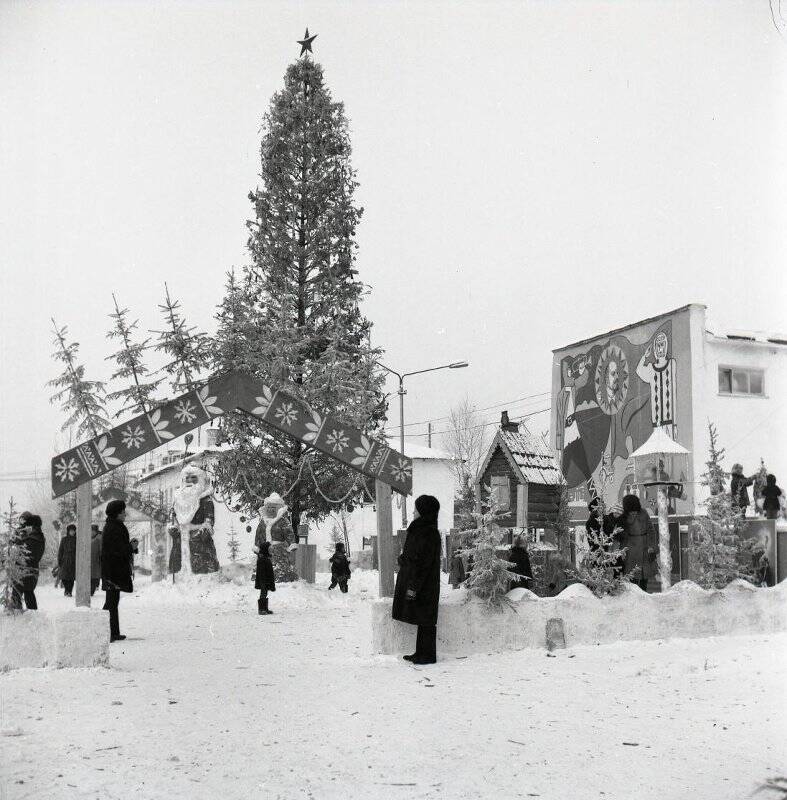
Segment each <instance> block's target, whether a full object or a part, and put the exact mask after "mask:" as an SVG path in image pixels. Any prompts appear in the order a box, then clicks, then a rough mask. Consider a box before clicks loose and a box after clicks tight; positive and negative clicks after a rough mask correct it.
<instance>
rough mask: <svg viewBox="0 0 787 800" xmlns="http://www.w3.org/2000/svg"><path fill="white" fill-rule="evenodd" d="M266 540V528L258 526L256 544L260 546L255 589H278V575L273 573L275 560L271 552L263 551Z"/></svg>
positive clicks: (273, 590)
mask: <svg viewBox="0 0 787 800" xmlns="http://www.w3.org/2000/svg"><path fill="white" fill-rule="evenodd" d="M264 542H265V530H264V526H263V529H262V530H260V529H259V528H257V533H256V534H255V536H254V546H255V547H257V548H259V553H258V554H257V570H256V576H255V578H254V588H255V589H265V590H267V591H269V592H275V591H276V577H275V575H274V574H273V561H271V557H270V555H269V554H266V553H264V552H263V548H262V545H263V544H264Z"/></svg>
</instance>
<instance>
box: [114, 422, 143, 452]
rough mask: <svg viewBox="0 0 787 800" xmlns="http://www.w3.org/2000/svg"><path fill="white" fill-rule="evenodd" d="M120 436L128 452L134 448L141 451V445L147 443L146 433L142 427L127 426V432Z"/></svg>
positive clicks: (124, 431)
mask: <svg viewBox="0 0 787 800" xmlns="http://www.w3.org/2000/svg"><path fill="white" fill-rule="evenodd" d="M120 436H121V438H122V439H123V444H124V445H125V446H126V449H128V450H131V449H133V448H134V447H136V448H137V450H139V448H140V445H142V444H144V442H145V431H144V430H142V426H141V425H136V426H135V427H133V428H132V427H131V425H126V428H125V430H123V431H122V432H121V434H120Z"/></svg>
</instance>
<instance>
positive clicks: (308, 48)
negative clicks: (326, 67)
mask: <svg viewBox="0 0 787 800" xmlns="http://www.w3.org/2000/svg"><path fill="white" fill-rule="evenodd" d="M316 38H317V34H316V33H315V34H314V36H309V29H308V28H306V34H305V35H304V37H303V39H299V40H298V44H299V45H300V46H301V55H303V54H304V53H311V52H312V42H313V41H314V40H315V39H316ZM299 57H300V56H299Z"/></svg>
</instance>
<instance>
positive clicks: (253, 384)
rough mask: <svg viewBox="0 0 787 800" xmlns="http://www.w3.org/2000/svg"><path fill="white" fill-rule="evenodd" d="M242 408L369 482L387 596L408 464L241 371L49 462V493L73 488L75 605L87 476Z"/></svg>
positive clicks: (82, 579) (82, 567)
mask: <svg viewBox="0 0 787 800" xmlns="http://www.w3.org/2000/svg"><path fill="white" fill-rule="evenodd" d="M235 410H239V411H243V412H245V413H247V414H250V415H252V416H255V417H257V418H258V419H259V420H260V421H262V422H264V423H265V424H266V425H268V426H270V427H272V428H275V429H276V430H279V431H282V432H283V433H287V434H289V435H290V436H292V437H293V438H295V439H298V440H300V441H301V442H303V443H304V444H307V445H309V446H311V447H314V448H316V449H317V450H320V451H322V452H323V453H325V454H327V455H329V456H331V457H332V458H335V459H336V460H337V461H340V462H341V463H343V464H345V465H346V466H349V467H351V468H352V469H354V470H356V471H357V472H360V473H361V474H362V475H366V476H367V477H370V478H374V479H375V485H376V506H377V536H378V539H377V541H378V548H379V556H378V561H379V569H380V595H381V596H382V597H387V596H391V595H392V594H393V549H392V544H393V542H392V537H393V521H392V518H391V491H392V490H393V491H396V492H399V493H400V494H404V495H408V494H411V493H412V486H413V463H412V460H411V459H410V458H408V457H407V456H405V455H404V454H403V453H399V452H397V451H396V450H394V449H393V448H391V447H388V445H387V444H385V443H383V442H380V441H378V440H376V439H370V438H369V437H367V436H366V435H365V434H364V433H363V432H361V431H360V430H358V429H357V428H355V427H353V426H352V425H347V424H345V423H343V422H342V421H341V420H339V419H337V418H336V417H334V416H333V415H331V414H320V413H318V412H317V411H314V409H312V408H310V407H309V406H308V405H307V404H306V403H304V402H303V401H302V400H300V399H298V398H297V397H294V396H293V395H291V394H290V393H288V392H287V391H285V390H283V389H272V388H271V387H269V386H267V385H265V384H264V383H263V382H262V381H261V380H259V379H258V378H255V377H253V376H251V375H247V374H246V373H243V372H241V371H239V370H232V371H230V372H226V373H223V374H221V375H216V376H214V377H212V378H210V379H209V380H208V381H207V382H206V383H204V384H203V385H201V387H199V388H196V389H194V390H192V391H189V392H186V393H185V394H182V395H180V396H179V397H175V398H173V399H172V400H168V401H167V402H166V403H164V404H163V405H161V406H160V407H159V408H157V409H156V410H155V411H151V412H150V413H146V414H140V415H138V416H136V417H134V418H133V419H131V420H129V421H128V422H124V423H122V424H121V425H117V426H116V427H114V428H112V429H111V430H109V431H106V432H104V433H102V434H100V435H99V436H96V437H94V438H93V439H89V440H88V441H86V442H83V443H82V444H79V445H77V446H76V447H72V448H70V449H69V450H66V451H65V452H63V453H60V454H58V455H56V456H55V457H54V458H53V459H52V496H53V497H60V496H61V495H64V494H66V493H67V492H71V491H76V492H77V580H76V587H77V591H76V604H77V605H78V606H89V605H90V512H91V509H92V496H93V494H92V489H91V482H92V481H93V479H95V478H98V477H100V476H101V475H106V474H107V473H108V472H111V471H112V470H114V469H115V468H117V467H119V466H122V465H123V464H127V463H128V462H129V461H133V460H134V459H136V458H139V456H141V455H143V454H145V453H149V452H150V451H151V450H155V449H156V448H157V447H160V446H161V445H163V444H166V442H168V441H169V440H171V439H175V438H176V437H178V436H182V435H183V434H184V433H188V432H189V431H191V430H193V429H194V428H198V427H200V426H201V425H204V424H206V423H207V422H210V421H211V420H212V419H214V418H216V417H220V416H221V415H223V414H225V413H226V412H228V411H235Z"/></svg>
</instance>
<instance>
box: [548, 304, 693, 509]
mask: <svg viewBox="0 0 787 800" xmlns="http://www.w3.org/2000/svg"><path fill="white" fill-rule="evenodd" d="M678 380H679V371H678V364H677V359H676V357H675V352H674V348H673V339H672V320H671V319H669V320H666V321H662V322H660V323H657V324H656V327H655V329H651V330H650V332H644V331H638V332H633V333H632V332H630V331H627V332H625V333H618V334H613V335H612V336H610V337H609V339H607V340H606V341H601V342H598V343H589V344H588V347H587V349H585V350H583V351H580V352H578V353H576V354H574V355H571V356H565V357H563V358H562V359H561V361H560V390H561V391H560V393H559V396H558V398H557V437H556V444H557V449H558V452H559V454H560V458H561V464H562V468H563V475H564V476H565V478H566V481H567V483H568V486H569V488H576V487H582V486H585V487H586V488H587V490H588V495H589V496H592V495H594V494H597V493H601V494H603V496H604V498H605V500H606V501H607V502H611V501H614V500H615V499H616V498H619V497H621V496H622V495H623V494H625V493H626V491H629V490H630V488H631V485H632V484H633V481H634V478H633V474H632V472H631V464H630V459H629V456H630V455H631V453H632V452H633V451H634V450H636V449H637V448H638V447H639V446H640V445H641V444H643V443H644V442H645V440H646V439H647V438H648V437H649V436H650V434H651V433H652V431H653V428H654V427H656V426H660V427H663V428H665V429H666V430H667V432H668V433H669V434H670V436H671V437H672V438H673V439H674V438H676V436H677V422H676V404H677V388H678ZM676 477H677V478H678V479H679V478H680V476H676ZM684 477H685V476H684Z"/></svg>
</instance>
